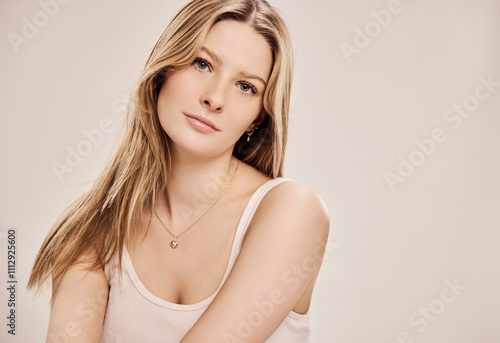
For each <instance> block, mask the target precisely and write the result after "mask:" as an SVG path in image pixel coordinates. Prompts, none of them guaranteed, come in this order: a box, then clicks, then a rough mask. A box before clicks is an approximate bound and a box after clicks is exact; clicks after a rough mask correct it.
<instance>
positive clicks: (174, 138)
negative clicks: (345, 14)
mask: <svg viewBox="0 0 500 343" xmlns="http://www.w3.org/2000/svg"><path fill="white" fill-rule="evenodd" d="M272 62H273V58H272V54H271V48H270V46H269V44H268V43H267V42H266V40H265V39H264V38H263V37H262V36H261V35H260V34H258V33H257V32H256V31H255V30H254V29H253V28H252V27H251V26H250V25H248V24H245V23H240V22H236V21H233V20H224V21H220V22H218V23H216V24H215V25H214V26H212V28H211V29H210V31H209V32H208V34H207V37H206V38H205V42H204V43H203V47H202V48H201V51H200V53H199V55H198V58H197V59H196V60H195V61H194V62H193V63H192V64H191V65H189V66H187V67H183V68H181V69H176V70H175V71H173V72H172V73H171V74H170V75H169V76H168V78H167V79H166V80H165V82H164V83H163V85H162V87H161V90H160V93H159V96H158V116H159V120H160V123H161V125H162V127H163V129H164V130H165V132H166V133H167V135H168V136H169V137H170V143H171V146H172V148H173V152H174V154H175V153H176V152H180V151H183V152H188V153H190V154H195V155H198V156H200V157H213V156H217V155H219V154H221V153H224V152H226V151H228V150H230V151H232V150H233V147H234V144H235V143H236V141H237V140H238V139H239V138H240V137H241V135H242V134H243V133H244V132H245V131H246V130H251V129H252V128H254V127H255V126H256V125H258V124H259V123H260V122H261V121H262V120H263V119H264V116H263V115H262V114H261V110H262V99H263V94H264V90H265V88H266V82H267V81H268V78H269V74H270V72H271V68H272Z"/></svg>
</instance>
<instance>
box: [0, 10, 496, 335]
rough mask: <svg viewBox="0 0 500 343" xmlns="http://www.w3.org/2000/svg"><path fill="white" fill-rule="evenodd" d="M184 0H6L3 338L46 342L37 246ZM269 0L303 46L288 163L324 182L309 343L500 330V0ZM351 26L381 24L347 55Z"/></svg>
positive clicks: (0, 28)
mask: <svg viewBox="0 0 500 343" xmlns="http://www.w3.org/2000/svg"><path fill="white" fill-rule="evenodd" d="M46 2H50V1H49V0H42V2H41V3H46ZM183 3H184V2H183V1H178V0H162V1H160V0H148V1H116V0H115V1H95V0H92V1H81V0H73V1H68V3H67V4H61V5H60V6H59V8H58V9H57V11H56V10H53V12H57V13H52V14H53V16H49V15H46V17H45V18H46V19H47V20H46V22H44V15H43V14H40V12H41V11H43V10H42V7H41V5H40V3H39V2H38V1H35V0H29V1H28V0H24V1H22V2H18V1H13V0H1V1H0V36H1V37H2V39H1V40H0V53H1V56H0V75H1V77H0V109H1V122H0V142H1V146H0V153H1V161H2V162H1V163H2V164H1V168H0V182H1V184H0V187H1V193H0V240H1V241H0V250H1V251H0V256H1V258H0V261H2V262H0V275H1V278H0V283H1V284H0V289H1V292H0V295H1V298H0V317H1V318H5V317H6V316H7V311H8V308H7V298H6V295H7V294H6V291H5V289H6V287H7V283H6V280H7V279H6V265H7V262H6V245H7V242H6V236H5V233H6V232H7V230H8V228H9V227H15V228H17V230H18V245H17V247H18V256H17V262H18V265H17V279H18V282H19V283H18V287H21V288H20V289H18V291H17V298H18V308H17V314H18V317H17V335H16V336H15V337H12V336H10V335H7V333H6V331H7V329H6V326H5V322H6V319H2V320H1V321H0V323H2V324H1V325H0V328H1V329H0V341H2V342H42V341H43V337H45V334H46V329H47V323H48V306H47V297H39V298H35V299H33V297H32V295H31V294H28V293H26V292H25V291H24V287H25V285H26V281H27V278H28V275H29V271H30V268H31V265H32V262H33V260H34V257H35V253H36V252H37V251H38V248H39V246H40V244H41V242H42V240H43V238H44V237H45V236H46V234H47V232H48V230H49V227H50V226H51V224H52V223H53V222H54V220H55V219H56V217H57V216H58V214H59V213H60V212H61V211H62V209H63V208H64V207H65V206H66V204H68V203H69V202H70V201H71V200H72V199H74V198H75V197H76V196H77V194H80V193H81V192H82V190H83V189H85V188H86V187H88V186H89V185H90V183H91V181H92V179H93V178H94V177H95V176H96V175H97V173H98V172H99V170H100V169H101V168H102V165H103V162H104V160H105V158H106V156H107V154H108V152H109V150H110V148H111V146H112V142H113V139H114V137H115V135H116V130H114V131H112V132H110V130H109V128H108V126H109V125H111V126H112V127H114V128H117V127H118V126H119V123H120V116H121V114H122V113H123V107H124V103H125V101H126V97H127V94H129V92H130V90H131V88H132V86H133V84H134V82H135V81H136V80H137V77H138V75H139V73H140V71H141V69H142V67H143V65H144V62H145V60H146V58H147V56H148V54H149V52H150V50H151V49H152V47H153V44H154V43H155V41H156V39H157V38H158V36H159V35H160V33H161V31H162V29H163V28H164V27H165V25H166V24H167V23H168V21H169V20H170V19H171V18H172V16H173V15H174V13H175V12H176V11H177V10H179V9H180V7H181V5H182V4H183ZM272 3H273V4H275V5H276V6H277V7H278V8H279V9H280V10H281V12H282V13H283V14H284V16H285V18H286V20H287V21H288V23H289V25H290V28H291V31H292V35H293V40H294V43H295V52H296V57H297V64H296V73H295V76H296V77H295V79H294V89H293V101H292V117H291V128H290V141H289V145H288V151H287V158H286V171H285V174H286V175H285V176H286V177H290V178H293V179H295V180H297V181H299V182H301V183H303V184H306V185H309V186H310V187H312V188H314V189H316V190H317V191H318V192H319V193H320V194H321V196H322V197H323V199H324V200H325V202H326V204H327V206H328V208H329V211H330V214H331V218H332V226H331V235H330V245H329V252H328V254H327V259H326V260H325V262H324V265H323V269H322V272H321V274H320V277H319V280H318V283H317V286H316V290H315V293H314V297H313V303H312V308H311V326H312V330H313V339H314V342H315V343H327V342H328V343H330V342H342V343H351V342H352V343H357V342H377V343H392V342H422V343H423V342H425V343H442V342H453V343H470V342H481V343H497V342H499V341H500V329H499V326H500V325H499V324H500V291H499V289H500V269H499V267H498V266H499V262H500V253H499V248H498V246H499V243H500V232H499V229H500V227H499V226H500V225H499V224H500V219H499V217H498V215H497V213H498V207H499V205H500V196H499V194H500V192H499V191H500V182H499V179H498V174H499V173H498V171H499V169H498V167H499V166H500V156H499V153H498V148H499V143H500V135H499V129H500V125H499V124H500V118H499V109H500V85H497V86H491V91H490V92H489V93H488V92H486V89H483V88H481V90H480V93H479V94H480V96H481V97H486V96H487V94H490V95H489V96H488V98H487V99H483V100H477V101H476V100H474V99H477V98H475V96H476V95H475V91H476V88H477V87H478V86H479V85H480V84H481V83H480V81H479V79H478V78H480V77H483V78H485V79H488V77H491V78H493V80H495V81H496V82H499V81H500V64H499V62H498V61H500V1H498V0H474V1H473V0H468V1H466V0H453V1H452V0H438V1H431V0H419V1H410V0H401V1H400V2H399V5H398V2H397V1H394V0H390V1H366V0H364V1H348V0H336V1H324V0H323V1H298V0H297V1H290V0H288V1H287V0H274V1H272ZM387 8H389V9H390V10H392V11H393V12H392V14H391V18H390V22H389V20H388V19H387V18H386V23H385V26H381V25H379V24H376V22H375V21H374V20H375V19H374V14H373V13H372V11H376V13H380V11H381V10H383V9H387ZM388 13H391V12H388ZM23 18H25V19H23ZM382 18H384V17H383V15H382ZM25 20H27V21H29V22H31V23H33V22H34V21H37V23H38V24H40V27H39V28H38V31H37V32H35V33H32V34H31V36H32V37H30V38H28V39H26V41H25V42H24V43H21V44H20V45H18V46H17V47H16V48H15V47H14V46H13V45H12V44H11V42H10V40H9V34H10V37H12V33H14V34H17V35H20V34H21V33H22V29H23V27H24V26H26V25H28V24H26V21H25ZM379 20H381V19H380V18H379ZM357 28H358V29H359V30H361V31H364V30H365V29H367V30H368V32H369V33H370V34H371V35H372V37H369V36H368V39H369V40H370V42H369V44H368V45H367V46H365V47H362V48H358V50H357V52H356V53H352V54H351V55H349V56H348V58H346V54H344V53H343V52H342V49H341V47H346V46H347V44H350V45H351V46H355V37H356V35H358V36H359V35H360V33H359V31H358V29H357ZM364 38H365V43H366V40H367V39H366V38H367V37H364ZM361 41H362V39H361V38H359V37H357V40H356V42H357V43H358V45H359V46H361V45H360V43H363V42H361ZM352 49H353V48H352V47H351V50H352ZM16 50H17V52H16ZM481 92H482V93H481ZM464 101H465V102H466V105H467V107H469V108H473V109H474V111H472V114H471V115H470V116H469V117H468V118H466V119H463V121H462V122H461V125H460V126H458V127H456V128H455V129H454V128H453V125H454V123H455V120H457V118H458V117H457V115H458V114H456V113H452V112H450V111H453V106H454V104H459V105H460V104H463V103H464ZM475 107H477V108H475ZM445 112H447V113H448V116H450V117H449V118H450V120H453V122H446V121H445V118H444V117H443V113H445ZM106 125H108V126H106ZM101 126H104V128H106V130H102V127H101ZM97 129H99V130H101V132H103V133H102V140H101V141H96V142H95V144H91V145H88V144H89V143H85V140H86V138H85V133H84V131H85V130H86V131H87V132H89V131H92V130H97ZM435 130H438V131H437V132H438V134H439V133H440V134H441V136H439V135H438V140H440V143H435V148H434V150H433V151H430V152H429V151H428V153H429V156H427V155H425V154H424V153H423V152H420V153H419V152H418V151H419V150H418V149H419V148H418V146H417V144H416V143H415V140H419V141H421V142H422V141H424V142H427V144H428V145H427V147H428V149H430V145H429V141H428V139H430V138H432V132H433V131H435ZM439 130H440V131H439ZM104 131H106V132H104ZM439 137H440V138H439ZM78 146H79V147H80V149H85V148H87V151H86V152H88V154H87V155H86V156H81V160H75V161H73V162H74V163H73V167H71V168H70V169H71V170H72V171H71V172H69V171H68V172H65V173H63V174H60V175H59V177H58V176H57V173H56V172H55V171H54V169H53V165H54V163H61V164H66V162H65V158H66V155H67V154H68V150H67V149H68V148H69V149H76V148H77V147H78ZM84 151H85V150H84ZM410 158H411V159H412V161H413V162H415V164H419V165H418V166H416V167H414V170H413V172H412V173H411V175H408V176H406V177H404V178H401V179H400V181H401V180H404V182H398V183H396V184H394V185H393V186H394V187H392V188H391V186H390V185H389V183H388V182H387V180H386V177H385V175H384V174H385V173H387V172H390V173H394V175H395V174H396V173H398V165H399V164H400V163H402V162H401V159H404V160H408V159H410ZM401 168H403V167H400V169H401ZM406 168H408V166H406ZM403 169H404V168H403ZM402 171H403V172H404V171H405V170H402ZM407 172H408V174H410V172H409V171H407ZM394 175H393V176H394ZM454 282H455V283H458V284H459V285H460V286H459V288H458V289H455V290H454V291H455V294H454V293H453V292H452V291H451V290H450V286H449V285H450V284H453V283H454ZM464 288H465V289H464ZM427 309H428V311H429V314H428V317H424V316H423V314H422V313H423V312H421V311H426V310H427Z"/></svg>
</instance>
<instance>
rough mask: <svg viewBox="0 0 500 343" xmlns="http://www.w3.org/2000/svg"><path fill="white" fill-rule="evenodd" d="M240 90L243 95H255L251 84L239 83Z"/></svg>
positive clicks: (255, 92)
mask: <svg viewBox="0 0 500 343" xmlns="http://www.w3.org/2000/svg"><path fill="white" fill-rule="evenodd" d="M240 89H241V90H242V92H243V93H248V94H257V89H256V88H255V87H254V86H252V85H251V84H249V83H246V82H241V83H240Z"/></svg>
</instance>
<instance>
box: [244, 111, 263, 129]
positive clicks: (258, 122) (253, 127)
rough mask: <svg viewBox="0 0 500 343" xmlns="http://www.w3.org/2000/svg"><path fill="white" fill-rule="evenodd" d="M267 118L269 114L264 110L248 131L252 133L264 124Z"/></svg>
mask: <svg viewBox="0 0 500 343" xmlns="http://www.w3.org/2000/svg"><path fill="white" fill-rule="evenodd" d="M266 116H267V113H266V111H265V110H264V109H262V110H261V111H260V113H259V115H258V116H257V118H255V120H254V121H253V122H252V124H250V126H249V127H248V129H247V131H252V129H255V128H256V127H257V126H259V125H260V124H262V122H263V121H264V119H266Z"/></svg>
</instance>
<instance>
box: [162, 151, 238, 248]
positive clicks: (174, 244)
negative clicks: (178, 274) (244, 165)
mask: <svg viewBox="0 0 500 343" xmlns="http://www.w3.org/2000/svg"><path fill="white" fill-rule="evenodd" d="M239 164H240V161H239V160H238V162H236V168H235V169H234V173H233V176H232V177H231V179H230V180H229V182H228V184H227V186H226V187H225V188H224V190H223V191H222V193H221V194H220V195H219V197H218V198H217V200H215V201H214V203H213V204H212V205H211V206H210V207H209V208H208V210H206V211H205V213H203V214H202V215H201V216H200V217H199V218H198V219H196V220H195V222H194V223H193V224H191V225H190V226H189V227H188V228H187V229H186V230H184V231H183V232H181V233H180V234H178V235H177V236H176V235H174V234H173V233H172V232H170V230H169V229H168V228H167V226H166V225H165V224H163V221H162V220H161V219H160V216H159V215H158V213H156V210H155V209H154V208H153V212H154V214H155V215H156V218H158V220H159V221H160V223H161V225H162V226H163V227H164V228H165V230H167V232H168V233H169V234H170V235H172V236H173V237H174V239H173V240H172V241H171V242H170V246H171V247H172V249H175V248H177V246H178V245H179V242H177V238H179V237H180V236H182V235H183V234H185V233H186V232H187V231H188V230H189V229H191V228H192V227H193V226H195V225H196V223H198V222H199V221H200V220H201V218H203V217H204V216H205V215H206V214H207V213H208V212H210V210H211V209H212V208H213V207H214V206H215V205H216V204H217V203H218V202H219V200H220V199H221V198H222V196H223V195H224V193H226V191H227V190H228V189H229V187H230V186H231V183H232V182H233V179H234V177H235V175H236V172H237V171H238V166H239Z"/></svg>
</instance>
